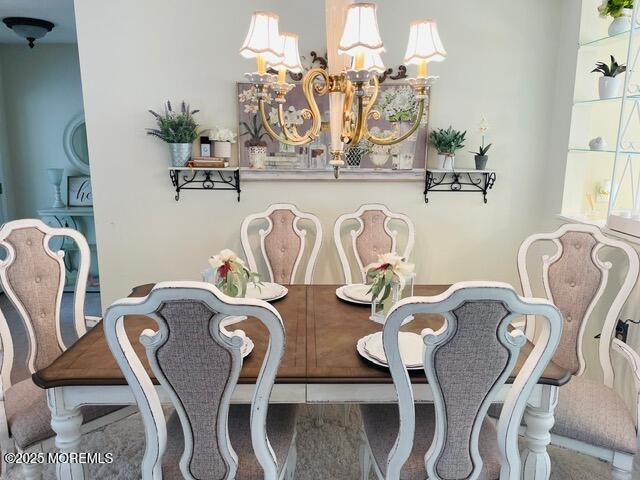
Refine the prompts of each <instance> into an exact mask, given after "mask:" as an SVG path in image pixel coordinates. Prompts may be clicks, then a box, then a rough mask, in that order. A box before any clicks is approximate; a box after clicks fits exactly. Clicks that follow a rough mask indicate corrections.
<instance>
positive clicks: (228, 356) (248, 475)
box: [105, 282, 296, 480]
mask: <svg viewBox="0 0 640 480" xmlns="http://www.w3.org/2000/svg"><path fill="white" fill-rule="evenodd" d="M127 315H145V316H148V317H150V318H152V319H153V320H155V322H156V323H157V325H158V329H157V331H153V330H145V331H143V332H142V333H141V335H140V339H139V341H140V343H141V344H142V345H143V346H144V348H145V350H146V356H147V360H148V362H149V364H150V367H151V370H152V372H153V374H154V376H155V378H156V379H157V381H158V382H159V384H160V386H161V387H162V392H163V393H165V394H166V395H167V396H168V398H169V400H170V402H171V403H172V404H173V407H174V408H175V412H174V413H173V415H172V416H171V417H170V419H169V421H168V422H167V421H166V419H165V415H164V412H163V409H162V405H161V403H160V397H159V393H158V391H157V390H156V388H155V387H154V386H153V384H152V381H151V378H150V376H149V374H148V373H147V371H146V370H145V369H144V367H143V364H142V360H141V359H140V358H139V357H138V354H137V353H136V352H135V350H134V348H133V346H132V343H131V340H130V339H129V338H128V337H127V334H126V332H125V330H124V321H125V318H124V317H125V316H127ZM228 316H250V317H255V318H257V319H258V320H259V321H260V322H262V323H263V324H264V326H265V327H266V328H267V330H268V332H269V347H268V349H267V353H266V355H265V358H264V360H263V364H262V368H261V370H260V375H259V377H258V379H257V381H256V386H255V393H254V397H253V402H252V404H251V406H248V405H230V403H231V396H232V394H233V391H234V389H235V387H236V384H237V383H238V378H239V376H240V370H241V369H242V354H241V347H242V345H243V336H244V335H243V334H242V333H241V331H239V330H236V331H234V332H227V331H224V332H223V330H222V328H221V322H222V321H223V320H224V319H225V318H227V317H228ZM105 335H106V338H107V342H108V344H109V347H110V348H111V351H112V353H113V355H114V357H115V359H116V360H117V362H118V365H119V366H120V368H121V369H122V372H123V373H124V376H125V378H126V379H127V382H128V384H129V385H130V387H131V390H132V391H133V394H134V396H135V398H136V401H137V404H138V407H139V409H140V413H141V415H142V419H143V423H144V429H145V438H146V440H147V446H146V449H145V453H144V457H143V460H142V467H141V469H142V479H143V480H148V479H154V480H159V479H162V478H165V479H166V478H170V479H173V478H183V476H184V478H189V479H201V478H202V479H203V478H207V479H211V480H214V479H216V480H217V479H220V480H222V479H227V480H233V479H235V478H236V477H238V478H241V479H265V480H277V479H288V480H291V479H293V474H294V471H295V460H296V454H295V422H296V407H295V405H284V404H283V405H272V406H269V397H270V396H271V390H272V388H273V384H274V380H275V377H276V372H277V370H278V366H279V365H280V361H281V359H282V355H283V353H284V344H285V332H284V326H283V324H282V319H281V318H280V315H279V314H278V312H277V310H276V309H275V308H273V307H272V306H271V305H269V304H268V303H266V302H264V301H261V300H253V299H245V298H232V297H229V296H227V295H225V294H223V293H222V292H221V291H220V290H218V289H217V288H216V287H215V286H213V285H210V284H207V283H200V282H165V283H159V284H157V285H156V286H155V287H154V288H153V290H151V292H150V293H149V295H147V296H146V297H143V298H127V299H123V300H119V301H117V302H115V303H114V304H113V305H111V306H110V307H109V309H108V310H107V313H106V315H105ZM267 409H268V411H269V412H268V413H269V414H268V415H267Z"/></svg>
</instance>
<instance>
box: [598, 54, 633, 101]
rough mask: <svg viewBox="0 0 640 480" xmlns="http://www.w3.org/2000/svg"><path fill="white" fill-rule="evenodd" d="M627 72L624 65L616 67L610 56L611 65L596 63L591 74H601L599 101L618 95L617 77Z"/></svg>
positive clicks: (618, 82)
mask: <svg viewBox="0 0 640 480" xmlns="http://www.w3.org/2000/svg"><path fill="white" fill-rule="evenodd" d="M626 71H627V67H626V65H618V62H616V59H615V58H614V57H613V55H611V64H610V65H607V64H606V63H604V62H598V63H596V68H594V69H593V70H591V73H601V74H602V77H600V84H599V85H598V93H599V94H600V98H601V99H605V98H615V97H617V96H618V95H619V94H620V79H619V78H618V75H620V74H621V73H624V72H626Z"/></svg>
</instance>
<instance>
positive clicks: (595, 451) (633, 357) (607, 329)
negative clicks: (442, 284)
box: [518, 224, 640, 479]
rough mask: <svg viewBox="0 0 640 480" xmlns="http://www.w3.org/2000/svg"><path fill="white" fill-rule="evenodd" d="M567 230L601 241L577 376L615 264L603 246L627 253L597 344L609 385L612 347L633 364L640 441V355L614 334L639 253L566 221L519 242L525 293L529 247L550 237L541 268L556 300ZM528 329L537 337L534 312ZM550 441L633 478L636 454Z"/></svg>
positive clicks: (556, 437) (528, 283)
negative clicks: (603, 254) (552, 270)
mask: <svg viewBox="0 0 640 480" xmlns="http://www.w3.org/2000/svg"><path fill="white" fill-rule="evenodd" d="M568 232H584V233H589V234H590V235H592V236H593V238H594V239H595V240H596V241H597V242H598V243H597V244H596V246H595V247H594V249H593V251H592V254H591V258H592V260H593V262H594V264H595V265H596V266H597V268H598V269H599V270H600V272H601V280H600V286H599V288H598V290H597V292H596V295H595V296H594V298H593V300H592V301H591V303H590V304H589V307H588V308H587V310H586V313H585V317H584V318H583V319H582V320H583V321H582V323H581V326H580V330H579V332H578V345H577V347H578V350H577V353H578V362H579V370H578V372H577V373H576V374H575V375H576V376H581V375H583V374H584V372H585V367H586V364H585V359H584V352H583V346H582V343H583V337H584V332H585V328H586V325H587V323H588V321H589V317H590V316H591V314H592V313H593V310H594V308H595V306H596V305H597V304H598V302H599V301H600V300H601V298H602V294H603V293H604V291H605V288H606V286H607V282H608V279H609V270H611V268H612V264H611V262H603V261H602V260H601V259H600V258H599V253H600V251H601V250H602V249H603V248H604V247H613V248H617V249H619V250H621V251H622V252H624V253H625V254H626V256H627V259H628V270H627V273H626V275H625V277H624V279H623V282H622V285H621V287H620V290H619V291H618V293H617V294H616V296H615V298H614V300H613V302H612V303H611V306H610V307H609V310H608V312H607V314H606V316H605V319H604V324H603V326H602V332H601V334H600V341H599V344H598V354H599V355H598V356H599V360H600V366H601V367H602V371H603V372H604V384H605V385H606V386H607V387H609V388H613V383H614V379H615V372H614V369H613V363H612V360H611V352H612V351H613V352H617V353H620V354H621V355H622V356H623V357H624V358H625V359H626V360H627V362H628V363H629V365H630V366H631V369H632V372H633V375H634V380H635V382H636V387H637V391H638V395H637V399H638V406H637V408H636V431H637V432H638V442H639V443H640V428H639V427H640V425H639V422H640V369H639V368H638V367H639V366H640V357H639V356H638V354H637V353H636V352H635V351H634V350H632V349H631V348H630V347H629V346H628V345H626V344H625V343H623V342H621V341H620V340H617V339H615V338H614V334H615V329H616V324H617V321H618V318H619V315H620V312H621V311H622V308H623V307H624V304H625V302H626V301H627V299H628V297H629V295H630V294H631V291H632V290H633V288H634V286H635V285H636V282H637V281H638V275H639V272H640V266H639V263H640V262H639V259H638V253H637V252H636V251H635V249H634V248H633V247H632V246H631V245H629V244H627V243H626V242H623V241H621V240H617V239H614V238H610V237H607V236H605V235H604V234H603V233H602V231H601V230H600V229H599V228H598V227H595V226H593V225H584V224H564V225H562V226H561V227H560V228H558V229H557V230H556V231H555V232H551V233H540V234H535V235H532V236H530V237H529V238H527V239H526V240H525V241H524V242H523V243H522V245H521V246H520V250H519V251H518V273H519V274H520V281H521V283H522V290H523V293H524V295H525V296H531V295H532V286H531V278H530V276H529V271H528V269H527V254H528V251H529V248H530V247H531V246H532V245H533V244H534V243H536V242H539V241H550V242H552V243H553V244H554V245H555V246H556V249H557V251H556V253H555V254H554V255H553V256H549V255H543V256H542V262H543V263H542V268H543V283H544V289H545V293H546V296H547V298H548V299H550V300H551V301H553V296H552V295H551V289H550V287H549V266H550V265H551V264H553V263H554V262H555V261H556V260H558V259H559V258H560V257H561V256H562V244H561V243H560V241H559V238H560V237H562V236H563V235H564V234H565V233H568ZM525 332H526V335H527V338H529V339H530V340H531V339H533V338H534V336H535V333H536V318H535V316H531V315H530V316H527V318H526V329H525ZM551 442H552V443H554V444H556V445H559V446H562V447H565V448H568V449H571V450H574V451H577V452H580V453H583V454H586V455H590V456H593V457H597V458H600V459H602V460H606V461H608V462H610V463H612V468H613V478H614V479H630V478H631V473H630V472H631V470H632V468H633V455H630V454H628V453H624V452H616V451H614V450H611V449H607V448H604V447H598V446H595V445H590V444H587V443H584V442H581V441H578V440H574V439H571V438H566V437H561V436H559V435H556V434H552V435H551Z"/></svg>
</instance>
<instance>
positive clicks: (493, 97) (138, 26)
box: [75, 0, 577, 304]
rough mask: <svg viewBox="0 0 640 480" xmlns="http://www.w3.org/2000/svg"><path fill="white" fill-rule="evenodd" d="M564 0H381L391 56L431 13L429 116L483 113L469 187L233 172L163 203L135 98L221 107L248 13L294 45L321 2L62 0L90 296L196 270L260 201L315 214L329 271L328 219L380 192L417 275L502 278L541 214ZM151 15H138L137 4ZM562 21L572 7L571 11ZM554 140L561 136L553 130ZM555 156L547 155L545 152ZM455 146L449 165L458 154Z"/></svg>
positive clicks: (320, 32)
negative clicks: (71, 31)
mask: <svg viewBox="0 0 640 480" xmlns="http://www.w3.org/2000/svg"><path fill="white" fill-rule="evenodd" d="M563 3H564V2H557V1H556V0H538V1H535V2H507V1H506V0H486V1H483V2H470V1H467V2H450V1H446V0H432V1H430V2H417V1H410V0H382V1H380V2H378V4H379V21H380V29H381V32H382V35H383V39H384V40H385V42H386V44H387V47H388V51H387V53H386V54H385V59H386V62H387V64H389V65H394V66H395V65H398V64H400V63H401V58H402V55H403V54H404V47H405V42H406V36H407V30H408V25H409V23H410V21H411V20H412V19H415V18H423V17H433V18H436V19H437V20H438V22H439V27H440V32H441V35H442V37H443V40H444V42H445V45H446V47H447V49H448V52H449V58H448V59H447V61H446V62H444V63H442V64H438V65H434V66H433V67H432V71H433V73H436V74H439V75H440V76H441V80H440V82H439V83H438V84H437V85H436V87H435V88H434V94H433V104H432V125H433V126H436V127H438V126H445V127H446V126H448V125H449V124H450V123H451V124H453V125H454V126H455V127H457V128H461V129H469V136H470V141H469V144H468V145H467V147H468V148H465V149H464V150H465V151H466V150H468V149H469V150H470V149H472V148H474V147H475V146H476V145H475V144H476V143H477V142H478V141H479V139H478V137H477V134H476V133H475V129H476V126H477V124H478V122H479V119H480V116H481V115H482V114H486V115H487V116H488V118H489V121H490V123H491V128H492V129H491V132H490V140H491V141H492V142H494V148H493V149H492V151H491V159H490V162H491V164H490V166H491V167H492V168H495V169H496V170H497V171H498V181H497V183H496V186H495V187H494V190H493V191H492V192H491V193H490V195H489V203H488V204H487V205H484V204H483V203H482V201H481V196H480V195H470V194H464V195H450V194H439V195H433V197H432V199H431V201H430V203H429V205H425V204H424V201H423V197H422V194H421V192H422V190H423V188H424V186H423V184H422V183H366V182H357V183H356V182H354V183H350V182H330V183H326V182H324V183H321V182H317V183H313V182H289V183H277V182H252V183H250V182H246V183H244V185H243V192H242V201H241V202H240V203H236V201H235V196H234V195H232V194H230V193H225V192H219V193H213V192H185V193H184V195H183V199H182V200H181V201H180V202H179V203H176V202H175V201H174V200H173V192H172V188H171V185H170V182H169V178H168V175H167V166H168V161H169V160H168V152H167V148H166V146H165V145H163V144H161V143H159V142H158V141H155V140H154V139H152V138H150V137H148V136H146V135H145V131H144V129H145V128H146V127H149V126H151V124H152V118H151V116H150V115H149V114H148V113H147V109H149V108H159V107H160V106H161V104H162V102H163V101H164V100H165V99H167V98H170V99H173V100H175V101H179V100H181V99H185V100H187V101H189V102H190V103H191V104H192V106H194V107H197V108H200V109H201V110H202V113H201V114H199V118H200V121H201V123H202V124H203V125H204V126H212V125H216V124H223V125H228V126H234V125H235V122H236V114H237V113H236V98H235V95H234V83H235V82H236V81H238V80H241V79H242V75H243V73H244V72H245V71H249V70H251V69H253V68H254V66H253V65H252V64H251V63H250V62H248V61H245V60H243V59H242V58H241V57H240V56H239V55H238V49H239V46H240V45H241V43H242V40H243V38H244V35H245V32H246V28H247V26H248V22H249V18H250V14H251V12H252V11H253V10H255V9H270V10H273V11H277V12H279V13H280V15H281V25H282V27H281V28H282V29H283V30H285V29H286V30H293V31H294V32H297V33H299V34H300V35H301V51H302V52H308V51H309V50H311V49H318V50H320V51H323V50H324V48H325V47H324V44H325V39H324V27H323V25H322V24H323V19H324V12H323V7H324V4H323V2H293V1H285V0H251V1H244V2H224V3H223V2H211V1H210V0H191V1H190V2H173V1H168V0H164V1H152V0H144V1H142V0H141V1H138V2H128V1H125V0H114V1H111V2H107V3H105V2H79V1H76V5H75V7H76V18H77V24H78V25H77V27H78V38H79V50H80V65H81V70H82V77H83V88H84V96H85V111H86V116H87V127H88V136H89V148H90V155H91V159H92V174H93V188H94V198H95V212H96V226H97V234H98V243H99V246H100V260H101V261H100V268H101V273H102V285H103V302H104V303H105V304H106V303H108V302H110V301H112V300H114V299H115V298H116V297H119V296H123V295H127V294H128V292H129V290H130V288H131V287H132V286H134V285H137V284H140V283H143V282H151V281H160V280H168V279H186V278H191V279H195V278H198V275H199V271H200V269H201V267H202V266H203V265H204V264H205V263H206V259H207V257H208V256H210V255H211V254H213V253H215V252H216V251H218V250H219V249H221V248H223V247H230V248H234V249H239V247H240V245H239V225H240V222H241V220H242V218H243V217H244V216H245V215H247V214H249V213H252V212H256V211H260V210H263V209H264V208H265V207H266V206H267V205H268V204H270V203H272V202H282V201H286V202H294V203H296V204H297V205H298V206H299V207H300V208H301V209H303V210H307V211H311V212H315V213H316V214H318V215H319V216H320V217H321V219H322V220H323V223H324V226H325V230H326V234H325V245H324V247H323V250H322V253H321V256H320V265H319V268H318V269H317V271H316V281H317V282H323V283H329V282H336V283H337V282H339V281H340V276H339V273H338V268H337V262H336V256H335V252H334V249H333V247H332V245H331V241H330V236H329V233H330V229H331V226H332V223H333V221H334V219H335V218H336V217H337V216H338V215H339V214H340V213H342V212H344V211H350V210H353V209H355V208H357V207H358V206H359V205H360V204H362V203H366V202H384V203H386V204H388V206H389V207H390V208H392V209H395V210H399V211H403V212H405V213H407V214H408V215H410V216H411V217H412V218H413V220H414V221H415V223H416V227H417V243H416V247H417V253H416V255H415V258H414V260H415V261H416V263H417V265H418V281H419V282H423V283H425V282H429V283H445V282H453V281H457V280H469V279H481V278H484V279H498V280H505V281H509V282H513V283H516V281H517V280H516V279H517V277H516V270H515V255H516V250H517V247H518V245H519V243H520V242H521V240H522V239H523V238H524V237H525V236H527V235H528V234H530V233H532V232H533V231H536V230H538V229H539V228H540V225H541V224H542V218H543V213H544V212H545V211H546V209H545V196H546V195H547V193H548V192H547V191H546V187H545V185H546V184H545V182H546V179H547V176H546V172H545V166H546V159H547V158H549V155H550V148H557V145H558V144H559V143H556V144H555V146H553V147H550V142H549V141H548V140H549V138H550V135H551V134H552V133H551V122H550V119H551V118H552V117H553V116H554V114H555V113H556V112H555V110H554V103H555V97H554V95H555V93H554V92H555V88H556V83H557V78H556V77H555V75H556V72H557V71H558V41H559V39H560V33H559V32H561V31H562V30H563V29H564V28H565V26H564V25H565V23H566V22H567V21H570V20H568V19H566V18H564V15H566V14H567V11H566V10H565V8H564V7H563V5H562V4H563ZM150 11H152V12H153V17H152V18H151V17H149V12H150ZM576 21H577V20H576ZM565 148H566V146H565ZM551 153H555V154H556V158H560V155H559V154H558V152H551ZM472 161H473V160H472V156H471V155H470V154H468V153H465V152H463V153H462V154H461V155H460V158H459V164H460V165H465V164H466V165H471V163H472Z"/></svg>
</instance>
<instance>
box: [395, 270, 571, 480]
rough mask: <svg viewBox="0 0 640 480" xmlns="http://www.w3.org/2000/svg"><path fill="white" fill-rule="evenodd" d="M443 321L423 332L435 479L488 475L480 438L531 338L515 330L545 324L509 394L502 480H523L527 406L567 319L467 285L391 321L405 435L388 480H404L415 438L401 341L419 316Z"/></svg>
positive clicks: (501, 429) (502, 290)
mask: <svg viewBox="0 0 640 480" xmlns="http://www.w3.org/2000/svg"><path fill="white" fill-rule="evenodd" d="M419 314H438V315H441V316H442V317H444V326H443V327H442V328H441V329H440V330H438V331H437V332H434V331H432V330H430V329H426V330H424V331H423V332H422V335H423V340H424V345H425V346H424V357H423V358H424V370H425V374H426V376H427V381H428V382H429V384H430V386H431V390H432V391H433V395H434V407H435V421H436V427H435V434H434V439H433V442H432V443H431V447H430V449H429V451H428V452H427V453H426V455H425V463H426V467H427V474H428V477H429V478H430V479H434V480H436V479H447V480H450V479H460V478H477V475H478V474H479V472H480V471H481V469H482V458H481V457H480V453H479V446H478V442H479V435H480V429H481V425H482V423H483V421H484V420H485V417H486V414H487V410H488V408H489V406H490V405H491V403H492V401H494V400H496V398H497V396H498V394H499V392H500V391H501V389H502V387H503V385H504V384H505V382H507V381H508V379H509V378H510V376H511V375H512V371H513V368H514V366H515V365H516V361H517V360H518V356H519V352H520V348H521V347H522V346H523V345H524V344H525V343H526V337H525V335H524V333H523V332H521V331H519V330H510V328H509V326H510V323H511V322H512V321H513V320H514V319H516V318H517V317H519V316H521V315H524V314H536V315H540V316H542V317H544V318H545V319H546V320H547V322H546V323H545V325H544V329H543V330H544V331H543V332H542V334H541V336H540V339H539V342H538V343H537V344H536V346H535V348H534V349H533V351H532V352H531V354H530V355H529V356H528V357H527V360H526V362H525V363H524V365H523V366H522V368H521V369H520V371H519V373H518V374H517V376H516V378H515V380H514V379H512V380H513V381H514V385H513V387H512V388H511V389H510V390H509V393H508V396H507V398H506V400H505V404H504V408H503V410H502V414H501V416H500V420H499V424H498V435H499V437H500V438H499V439H500V440H502V441H499V442H498V443H499V444H500V448H501V450H502V451H501V452H500V453H501V457H502V458H503V459H505V462H504V464H503V465H502V467H501V468H502V474H501V477H500V478H519V470H518V469H519V454H518V450H517V435H518V433H517V432H518V426H519V425H520V419H521V418H522V414H523V412H524V407H525V404H526V399H527V398H528V396H529V394H530V392H531V390H532V388H533V386H534V385H535V383H536V382H537V381H538V379H539V377H540V375H541V374H542V372H543V370H544V368H545V366H546V365H547V363H548V362H549V361H550V360H551V357H552V355H553V352H554V351H555V348H556V346H557V344H558V341H559V340H560V334H561V330H562V318H561V315H560V312H559V311H558V310H557V309H556V308H555V307H554V306H553V305H552V304H551V303H550V302H548V301H545V300H537V299H523V298H521V297H519V296H518V295H517V294H516V292H515V291H514V290H513V288H512V287H511V286H510V285H507V284H501V283H493V282H466V283H459V284H455V285H453V286H452V287H451V288H450V289H449V290H447V291H446V292H445V293H443V294H442V295H439V296H437V297H410V298H407V299H405V300H402V301H401V302H399V303H398V304H397V305H396V306H395V307H394V308H393V309H392V310H391V312H390V313H389V315H388V317H387V320H386V323H385V327H384V332H383V342H384V349H385V353H386V355H387V358H388V360H389V365H390V369H391V374H392V376H393V381H394V383H395V386H396V389H397V391H398V400H399V409H400V432H399V434H398V440H397V442H396V445H395V448H394V449H393V450H392V451H391V453H390V455H389V460H388V465H387V477H386V478H388V479H394V478H399V476H398V475H399V473H400V468H401V467H402V464H403V463H404V462H405V461H406V459H407V458H408V456H409V454H410V452H411V449H412V442H413V438H414V433H415V429H419V428H421V427H420V425H415V410H414V403H413V390H412V389H411V385H410V382H409V377H408V375H407V370H406V368H405V366H404V364H403V363H402V361H401V359H400V352H399V346H398V333H399V330H400V326H401V325H402V323H403V321H404V320H405V319H407V318H408V317H410V316H411V315H413V316H415V315H419Z"/></svg>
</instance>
